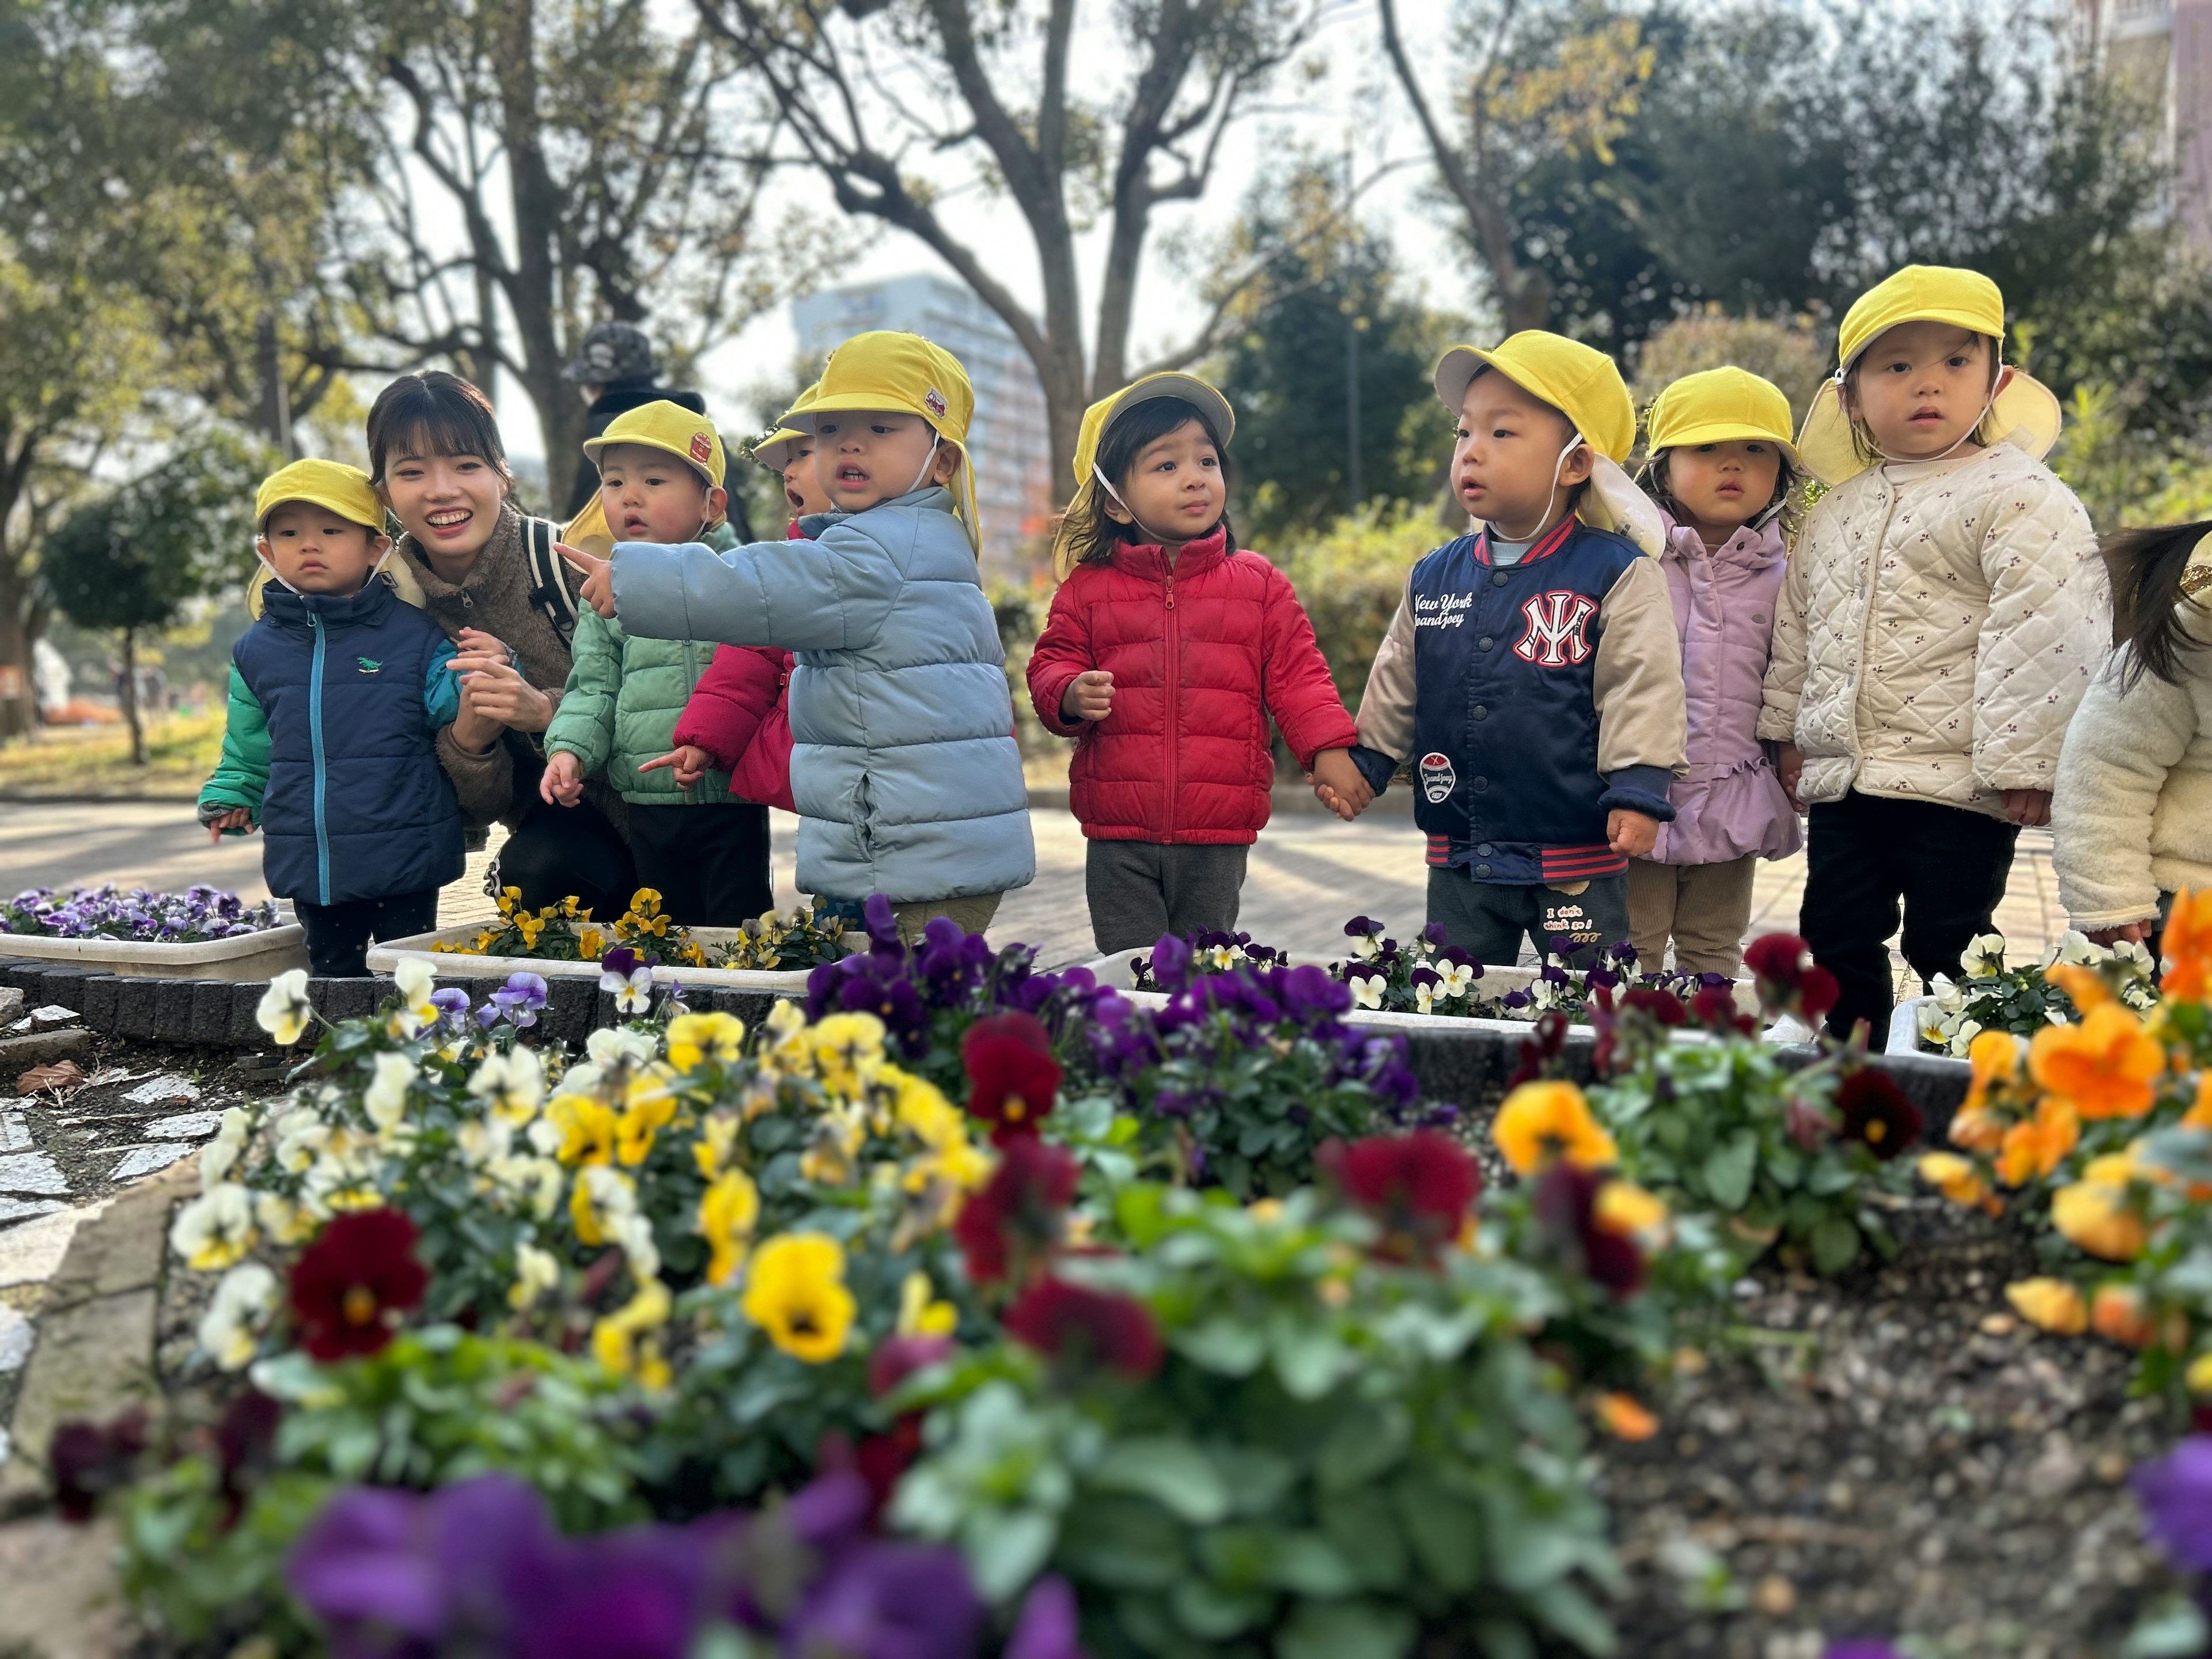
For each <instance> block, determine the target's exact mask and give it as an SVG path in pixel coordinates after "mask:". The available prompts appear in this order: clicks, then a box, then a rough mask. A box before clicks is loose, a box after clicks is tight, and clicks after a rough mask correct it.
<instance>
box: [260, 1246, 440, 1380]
mask: <svg viewBox="0 0 2212 1659" xmlns="http://www.w3.org/2000/svg"><path fill="white" fill-rule="evenodd" d="M415 1239H416V1231H415V1224H414V1223H413V1222H411V1221H410V1220H409V1219H408V1218H406V1217H405V1216H404V1215H402V1214H401V1213H400V1212H398V1211H397V1210H390V1209H380V1210H359V1211H356V1212H353V1213H351V1214H349V1215H342V1216H339V1217H337V1218H336V1219H335V1220H333V1221H332V1222H331V1224H330V1225H329V1226H327V1227H325V1228H324V1229H323V1231H322V1234H321V1236H320V1237H318V1238H317V1239H316V1240H315V1242H314V1243H313V1244H310V1245H309V1246H308V1247H307V1249H306V1250H305V1251H303V1252H302V1253H301V1256H300V1259H299V1261H296V1262H295V1263H294V1264H293V1266H292V1286H291V1289H292V1321H293V1323H294V1324H295V1326H296V1327H297V1328H298V1332H299V1336H300V1343H301V1346H302V1347H304V1348H306V1349H307V1353H308V1356H309V1357H310V1358H313V1359H315V1360H318V1361H319V1362H321V1363H322V1364H330V1363H331V1361H333V1360H338V1359H344V1358H349V1357H351V1356H352V1355H355V1354H363V1353H374V1352H376V1351H377V1350H378V1349H380V1348H381V1347H382V1346H384V1345H385V1344H386V1343H387V1342H389V1341H391V1340H392V1329H393V1328H394V1327H395V1326H396V1325H397V1323H398V1316H400V1315H401V1314H403V1313H404V1312H405V1311H406V1310H408V1309H410V1308H411V1307H413V1306H415V1304H416V1303H418V1302H420V1301H422V1292H423V1291H425V1290H426V1289H428V1286H429V1283H430V1275H429V1273H428V1272H426V1271H425V1270H424V1268H423V1267H422V1263H421V1262H419V1261H416V1259H415Z"/></svg>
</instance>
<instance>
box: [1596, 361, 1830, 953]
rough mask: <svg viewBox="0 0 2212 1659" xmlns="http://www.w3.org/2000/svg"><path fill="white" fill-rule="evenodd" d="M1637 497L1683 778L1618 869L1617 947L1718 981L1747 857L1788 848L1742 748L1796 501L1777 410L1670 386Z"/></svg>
mask: <svg viewBox="0 0 2212 1659" xmlns="http://www.w3.org/2000/svg"><path fill="white" fill-rule="evenodd" d="M1649 421H1650V426H1649V436H1648V438H1647V440H1646V447H1647V448H1648V450H1649V452H1650V457H1651V459H1650V466H1649V468H1648V470H1647V471H1645V473H1644V489H1646V490H1647V491H1649V492H1650V495H1651V496H1652V498H1653V499H1654V500H1656V501H1657V502H1658V503H1659V505H1660V507H1661V508H1662V511H1664V512H1665V513H1666V514H1667V517H1668V532H1667V546H1666V550H1665V551H1664V553H1663V554H1662V556H1661V558H1660V566H1661V568H1662V569H1663V570H1664V571H1665V572H1666V574H1667V588H1668V594H1669V595H1670V596H1671V597H1672V599H1674V627H1675V630H1676V632H1677V633H1678V634H1679V635H1680V637H1681V641H1682V683H1683V686H1684V689H1685V690H1686V692H1687V694H1688V700H1689V715H1690V726H1689V760H1690V769H1689V774H1688V775H1687V776H1686V777H1682V778H1680V779H1677V780H1676V781H1675V782H1674V786H1673V787H1672V788H1671V789H1670V790H1669V791H1668V801H1669V803H1670V804H1671V805H1673V806H1674V822H1673V823H1662V824H1661V825H1660V826H1659V840H1658V842H1657V844H1656V846H1654V847H1653V848H1652V849H1651V855H1650V857H1649V858H1644V859H1631V860H1629V864H1628V929H1629V933H1628V936H1629V941H1630V943H1631V944H1632V945H1635V947H1636V953H1637V956H1638V960H1639V961H1640V963H1642V965H1643V966H1644V968H1645V969H1656V968H1658V967H1659V966H1660V965H1661V964H1662V962H1663V961H1664V959H1665V957H1666V953H1667V945H1668V939H1669V938H1670V937H1671V938H1672V939H1673V941H1674V968H1675V971H1676V972H1678V973H1683V974H1728V975H1734V974H1735V972H1736V971H1737V969H1739V968H1740V967H1741V964H1742V961H1743V936H1744V933H1745V932H1746V931H1747V929H1748V927H1750V925H1751V902H1752V878H1753V872H1754V869H1755V866H1757V863H1758V861H1759V860H1760V859H1762V858H1768V859H1778V858H1786V857H1788V856H1789V855H1790V854H1792V853H1795V852H1796V850H1797V849H1798V848H1799V847H1800V846H1801V845H1802V836H1801V835H1800V833H1799V830H1798V826H1797V814H1796V810H1795V809H1794V808H1793V807H1792V806H1791V805H1790V798H1789V796H1788V794H1787V793H1785V792H1784V789H1783V787H1782V782H1781V780H1780V778H1779V777H1778V775H1777V774H1776V772H1775V769H1774V763H1773V759H1772V757H1771V756H1770V755H1769V754H1768V753H1767V751H1766V749H1765V745H1764V744H1761V743H1760V742H1759V739H1758V738H1757V737H1756V736H1755V735H1754V730H1755V727H1756V726H1757V724H1758V720H1759V702H1760V688H1761V685H1762V683H1763V682H1764V680H1765V675H1766V663H1767V657H1768V654H1769V651H1770V647H1771V641H1772V638H1773V634H1774V608H1775V602H1776V599H1777V597H1778V595H1779V593H1780V592H1781V589H1782V579H1783V575H1784V571H1785V568H1786V552H1787V550H1786V549H1785V547H1784V542H1783V532H1782V523H1781V520H1783V517H1784V513H1785V510H1786V508H1787V507H1788V506H1789V504H1790V502H1791V501H1793V500H1794V499H1795V498H1796V483H1797V478H1796V471H1797V469H1796V465H1795V462H1796V456H1795V452H1794V450H1793V449H1792V447H1791V445H1790V403H1789V399H1788V398H1784V396H1783V395H1782V392H1781V391H1780V389H1779V388H1778V387H1777V386H1773V385H1772V384H1771V382H1769V381H1766V380H1761V379H1759V376H1757V375H1756V374H1746V373H1745V372H1744V371H1743V370H1742V369H1740V368H1716V369H1709V370H1707V371H1706V372H1705V373H1704V374H1692V375H1689V376H1686V378H1684V379H1682V380H1677V381H1675V382H1674V384H1673V385H1672V386H1668V388H1667V389H1666V390H1665V391H1664V392H1661V393H1660V394H1659V396H1658V398H1657V399H1656V401H1654V403H1653V404H1652V405H1651V410H1650V416H1649Z"/></svg>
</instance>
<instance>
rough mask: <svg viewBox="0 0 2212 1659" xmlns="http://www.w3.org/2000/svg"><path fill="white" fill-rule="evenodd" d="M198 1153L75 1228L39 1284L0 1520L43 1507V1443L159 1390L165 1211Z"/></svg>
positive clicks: (191, 1177)
mask: <svg viewBox="0 0 2212 1659" xmlns="http://www.w3.org/2000/svg"><path fill="white" fill-rule="evenodd" d="M199 1170H200V1160H199V1154H198V1153H197V1152H195V1153H193V1154H192V1155H191V1157H189V1158H183V1159H180V1160H179V1161H178V1162H177V1163H175V1164H171V1165H170V1166H169V1167H168V1168H167V1169H166V1170H162V1171H161V1173H160V1174H158V1175H155V1176H151V1177H149V1179H147V1180H145V1181H142V1182H138V1183H137V1185H136V1186H133V1187H129V1188H125V1189H124V1190H123V1192H122V1193H120V1194H118V1195H117V1196H116V1198H115V1199H114V1200H112V1202H110V1203H109V1204H108V1205H107V1206H106V1208H105V1209H103V1210H102V1211H101V1212H100V1213H99V1214H98V1215H96V1216H94V1217H92V1218H89V1219H88V1220H86V1221H84V1222H83V1223H82V1224H81V1225H79V1226H78V1228H77V1230H76V1233H75V1234H74V1235H73V1236H72V1237H71V1238H70V1242H69V1249H68V1250H67V1251H66V1253H65V1254H64V1255H63V1257H62V1264H61V1267H60V1268H59V1269H58V1271H57V1272H56V1273H55V1274H54V1276H53V1277H52V1279H49V1280H48V1281H47V1285H46V1302H45V1304H43V1305H42V1306H41V1307H40V1310H39V1312H38V1314H37V1316H35V1319H34V1325H35V1328H36V1332H37V1334H36V1336H35V1338H34V1339H33V1343H32V1347H31V1358H30V1360H29V1363H28V1364H27V1366H26V1367H25V1369H24V1373H23V1385H22V1389H21V1392H20V1393H19V1394H18V1395H16V1396H15V1413H14V1414H13V1416H12V1418H11V1419H10V1421H9V1439H10V1441H11V1442H12V1451H11V1454H10V1455H9V1459H8V1462H6V1463H5V1464H0V1516H8V1515H10V1514H14V1513H16V1512H18V1511H21V1510H25V1509H28V1508H33V1507H36V1506H38V1505H40V1504H44V1503H45V1502H46V1496H47V1492H46V1480H45V1478H44V1474H43V1470H44V1468H45V1464H46V1449H47V1445H48V1443H49V1442H50V1441H52V1438H53V1432H54V1430H55V1429H56V1428H58V1426H60V1425H62V1424H63V1423H65V1422H68V1421H69V1420H70V1419H74V1418H84V1419H90V1420H93V1421H95V1422H105V1421H106V1420H107V1419H110V1418H112V1417H114V1416H115V1415H116V1414H117V1413H119V1412H121V1411H123V1410H125V1408H126V1407H130V1406H131V1405H132V1404H134V1403H144V1404H150V1403H153V1402H154V1401H156V1399H157V1398H158V1396H159V1394H160V1389H159V1387H158V1385H157V1379H156V1377H155V1353H154V1350H155V1340H156V1336H157V1333H158V1328H159V1319H160V1312H161V1268H162V1262H163V1255H164V1252H165V1251H166V1250H167V1248H168V1237H169V1206H171V1205H172V1204H173V1203H174V1202H175V1201H176V1200H178V1199H179V1198H182V1197H184V1196H185V1195H187V1194H191V1193H193V1192H197V1190H198V1188H199Z"/></svg>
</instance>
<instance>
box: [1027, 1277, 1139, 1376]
mask: <svg viewBox="0 0 2212 1659" xmlns="http://www.w3.org/2000/svg"><path fill="white" fill-rule="evenodd" d="M1006 1334H1007V1335H1009V1336H1011V1337H1012V1338H1013V1339H1014V1340H1016V1341H1017V1342H1020V1343H1022V1344H1024V1346H1028V1347H1031V1348H1034V1349H1036V1351H1037V1352H1039V1353H1041V1354H1042V1355H1044V1356H1045V1357H1046V1358H1048V1359H1052V1360H1054V1361H1057V1362H1058V1363H1060V1364H1063V1365H1066V1366H1067V1367H1069V1368H1070V1369H1072V1370H1078V1371H1081V1370H1089V1369H1090V1368H1091V1367H1093V1366H1097V1365H1105V1366H1109V1367H1111V1368H1112V1369H1113V1370H1117V1371H1119V1372H1121V1374H1122V1375H1123V1376H1130V1377H1146V1376H1151V1375H1152V1373H1153V1372H1154V1371H1156V1370H1159V1368H1160V1361H1161V1359H1162V1358H1164V1350H1163V1349H1162V1347H1161V1346H1160V1334H1159V1330H1158V1327H1156V1326H1155V1325H1154V1324H1153V1323H1152V1314H1151V1313H1150V1312H1149V1311H1148V1310H1146V1307H1145V1304H1143V1303H1141V1302H1139V1301H1137V1300H1136V1299H1135V1298H1134V1297H1127V1296H1116V1295H1115V1294H1114V1293H1113V1292H1111V1291H1094V1290H1091V1289H1090V1288H1089V1287H1088V1286H1086V1285H1071V1284H1069V1283H1068V1282H1067V1280H1066V1279H1053V1278H1050V1277H1047V1278H1044V1279H1039V1280H1038V1281H1037V1282H1036V1284H1034V1285H1030V1288H1029V1289H1028V1290H1026V1291H1023V1292H1022V1294H1021V1296H1020V1297H1019V1298H1018V1300H1017V1301H1016V1302H1015V1303H1014V1305H1013V1306H1012V1307H1011V1308H1009V1309H1007V1310H1006Z"/></svg>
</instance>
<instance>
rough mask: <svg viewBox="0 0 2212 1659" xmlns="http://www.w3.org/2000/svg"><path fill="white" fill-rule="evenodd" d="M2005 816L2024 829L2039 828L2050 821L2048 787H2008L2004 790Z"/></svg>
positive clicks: (2049, 793) (2049, 794)
mask: <svg viewBox="0 0 2212 1659" xmlns="http://www.w3.org/2000/svg"><path fill="white" fill-rule="evenodd" d="M2004 808H2005V816H2006V817H2008V818H2010V819H2011V820H2012V821H2013V822H2014V823H2016V824H2019V825H2020V826H2021V828H2022V829H2041V828H2042V827H2043V826H2044V825H2045V824H2046V823H2050V822H2051V792H2050V791H2049V790H2048V789H2008V790H2006V791H2005V792H2004Z"/></svg>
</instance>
